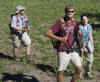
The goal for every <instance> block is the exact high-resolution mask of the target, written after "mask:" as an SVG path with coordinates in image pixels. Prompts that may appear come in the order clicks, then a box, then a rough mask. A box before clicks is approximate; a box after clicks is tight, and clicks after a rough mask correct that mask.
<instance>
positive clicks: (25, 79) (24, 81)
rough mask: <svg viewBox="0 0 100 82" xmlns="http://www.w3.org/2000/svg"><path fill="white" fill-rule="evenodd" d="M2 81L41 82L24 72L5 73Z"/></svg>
mask: <svg viewBox="0 0 100 82" xmlns="http://www.w3.org/2000/svg"><path fill="white" fill-rule="evenodd" d="M1 80H2V82H5V81H9V80H10V81H11V82H12V81H13V82H40V81H38V80H37V79H36V78H35V77H34V76H27V75H23V74H9V73H3V77H2V79H1Z"/></svg>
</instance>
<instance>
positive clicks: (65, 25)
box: [46, 4, 82, 82]
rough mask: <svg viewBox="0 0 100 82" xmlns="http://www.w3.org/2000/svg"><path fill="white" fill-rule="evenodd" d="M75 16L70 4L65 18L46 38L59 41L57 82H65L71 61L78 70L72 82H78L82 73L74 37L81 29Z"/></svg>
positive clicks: (48, 32)
mask: <svg viewBox="0 0 100 82" xmlns="http://www.w3.org/2000/svg"><path fill="white" fill-rule="evenodd" d="M74 14H75V8H74V5H73V4H68V5H67V6H66V7H65V17H63V18H61V19H59V20H57V21H56V23H55V24H54V25H53V26H52V27H51V28H50V29H48V31H47V32H46V36H48V37H50V38H52V39H55V40H57V41H58V44H57V52H58V53H57V60H58V74H57V82H62V81H63V74H64V71H65V70H66V69H67V66H68V64H69V62H70V61H71V62H72V64H74V66H75V68H76V70H75V72H74V74H73V76H72V80H71V82H76V80H77V79H78V77H79V75H80V73H81V71H82V66H81V61H80V57H79V55H78V52H76V48H74V44H75V43H76V40H75V39H74V35H77V32H78V29H79V28H78V23H77V20H74V19H73V15H74Z"/></svg>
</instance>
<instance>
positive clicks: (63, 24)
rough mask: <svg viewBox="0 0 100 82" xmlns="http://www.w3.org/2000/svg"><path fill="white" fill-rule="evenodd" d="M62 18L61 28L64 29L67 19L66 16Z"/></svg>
mask: <svg viewBox="0 0 100 82" xmlns="http://www.w3.org/2000/svg"><path fill="white" fill-rule="evenodd" d="M60 20H61V22H62V26H61V29H64V28H65V21H64V18H61V19H60Z"/></svg>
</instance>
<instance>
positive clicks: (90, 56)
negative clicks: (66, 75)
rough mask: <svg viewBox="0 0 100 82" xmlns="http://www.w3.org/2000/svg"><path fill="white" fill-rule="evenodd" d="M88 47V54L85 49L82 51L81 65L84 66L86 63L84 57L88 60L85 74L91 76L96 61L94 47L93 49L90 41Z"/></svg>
mask: <svg viewBox="0 0 100 82" xmlns="http://www.w3.org/2000/svg"><path fill="white" fill-rule="evenodd" d="M87 47H88V53H84V51H83V49H81V51H82V55H81V57H80V59H81V63H82V64H83V63H84V61H83V57H85V58H86V62H87V63H86V69H85V72H86V74H90V73H91V68H92V64H93V61H94V58H93V51H92V47H91V44H90V41H89V43H88V45H87Z"/></svg>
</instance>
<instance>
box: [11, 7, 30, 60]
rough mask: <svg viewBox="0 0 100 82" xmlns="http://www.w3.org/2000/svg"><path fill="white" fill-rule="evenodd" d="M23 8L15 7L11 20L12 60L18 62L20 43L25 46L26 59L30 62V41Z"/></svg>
mask: <svg viewBox="0 0 100 82" xmlns="http://www.w3.org/2000/svg"><path fill="white" fill-rule="evenodd" d="M24 10H25V8H24V7H23V6H17V7H16V13H15V14H14V15H13V16H12V19H11V29H12V33H11V37H12V40H13V52H14V59H15V60H19V58H18V55H19V47H20V46H21V44H22V43H24V45H25V46H26V59H27V60H30V49H31V46H30V45H31V39H30V37H29V35H28V34H27V31H28V30H29V22H28V19H27V17H26V15H25V14H24Z"/></svg>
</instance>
